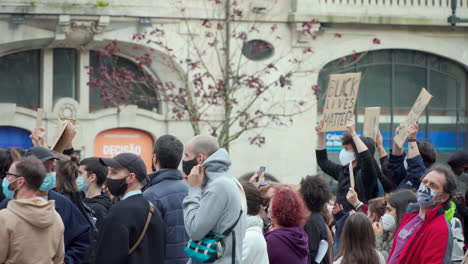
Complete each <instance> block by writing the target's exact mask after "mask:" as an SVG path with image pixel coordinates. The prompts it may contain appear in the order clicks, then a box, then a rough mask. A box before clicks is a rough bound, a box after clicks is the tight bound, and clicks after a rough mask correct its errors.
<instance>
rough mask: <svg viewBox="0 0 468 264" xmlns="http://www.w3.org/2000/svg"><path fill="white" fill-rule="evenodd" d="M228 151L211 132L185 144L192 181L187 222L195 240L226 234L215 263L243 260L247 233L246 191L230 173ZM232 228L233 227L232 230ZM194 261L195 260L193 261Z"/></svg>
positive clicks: (186, 202)
mask: <svg viewBox="0 0 468 264" xmlns="http://www.w3.org/2000/svg"><path fill="white" fill-rule="evenodd" d="M230 166H231V160H230V158H229V154H228V152H227V151H226V150H225V149H223V148H219V145H218V142H217V140H216V139H215V138H214V137H211V136H196V137H194V138H192V139H191V140H189V141H188V142H187V144H186V145H185V150H184V158H183V161H182V168H183V171H184V174H185V175H184V178H185V180H186V182H187V183H188V185H189V193H188V196H187V197H186V198H185V199H184V202H183V209H184V224H185V229H186V231H187V234H188V235H189V237H190V239H191V240H192V241H199V240H201V239H202V238H203V237H205V236H207V235H208V234H209V233H210V232H213V233H216V234H219V235H221V234H222V235H225V236H226V238H225V239H224V248H223V249H221V250H222V251H223V252H218V255H219V253H221V254H222V257H220V258H218V259H217V260H216V261H215V262H214V263H241V261H242V241H243V240H244V235H245V213H243V212H242V208H243V207H244V206H245V205H244V202H243V199H242V194H243V191H242V189H241V187H240V185H239V184H238V182H237V180H236V179H235V178H234V177H232V176H231V175H230V174H229V167H230ZM231 230H232V231H231ZM192 263H195V261H192Z"/></svg>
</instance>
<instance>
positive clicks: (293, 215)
mask: <svg viewBox="0 0 468 264" xmlns="http://www.w3.org/2000/svg"><path fill="white" fill-rule="evenodd" d="M269 214H270V218H271V221H272V231H270V232H268V233H267V234H265V240H266V242H267V250H268V259H269V260H270V264H284V263H288V264H306V263H307V256H308V255H309V243H308V237H307V234H306V233H305V231H304V229H303V228H302V225H303V224H304V222H305V212H304V203H303V201H302V200H301V198H299V196H298V195H297V193H296V192H295V191H293V190H291V189H289V188H279V189H277V190H275V193H274V195H273V197H272V198H271V203H270V211H269Z"/></svg>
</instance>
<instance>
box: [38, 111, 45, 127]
mask: <svg viewBox="0 0 468 264" xmlns="http://www.w3.org/2000/svg"><path fill="white" fill-rule="evenodd" d="M42 118H44V110H42V108H38V109H37V116H36V128H39V127H42Z"/></svg>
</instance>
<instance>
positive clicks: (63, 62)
mask: <svg viewBox="0 0 468 264" xmlns="http://www.w3.org/2000/svg"><path fill="white" fill-rule="evenodd" d="M76 59H77V58H76V50H75V49H54V102H56V101H57V100H58V99H60V98H62V97H71V98H73V99H77V94H78V93H77V89H76V88H77V84H76V83H77V82H76V73H77V71H76Z"/></svg>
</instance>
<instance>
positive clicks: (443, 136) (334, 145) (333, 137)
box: [325, 131, 466, 152]
mask: <svg viewBox="0 0 468 264" xmlns="http://www.w3.org/2000/svg"><path fill="white" fill-rule="evenodd" d="M343 134H344V132H327V133H326V134H325V143H326V146H327V151H329V152H339V151H340V150H341V149H342V148H343V147H342V145H341V137H342V136H343ZM358 134H359V135H362V131H359V132H358ZM382 137H383V139H384V140H383V145H384V147H385V149H387V150H389V149H390V148H391V147H392V142H393V139H392V137H391V134H390V132H388V131H382ZM457 137H458V142H457ZM416 138H418V139H422V140H425V139H426V133H424V132H419V133H418V135H417V136H416ZM427 140H428V141H429V143H431V144H432V145H434V147H435V148H436V150H437V151H439V152H454V151H455V150H457V144H458V149H465V142H466V133H465V132H460V133H458V135H457V133H456V132H429V137H428V139H427ZM405 149H406V144H405Z"/></svg>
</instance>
